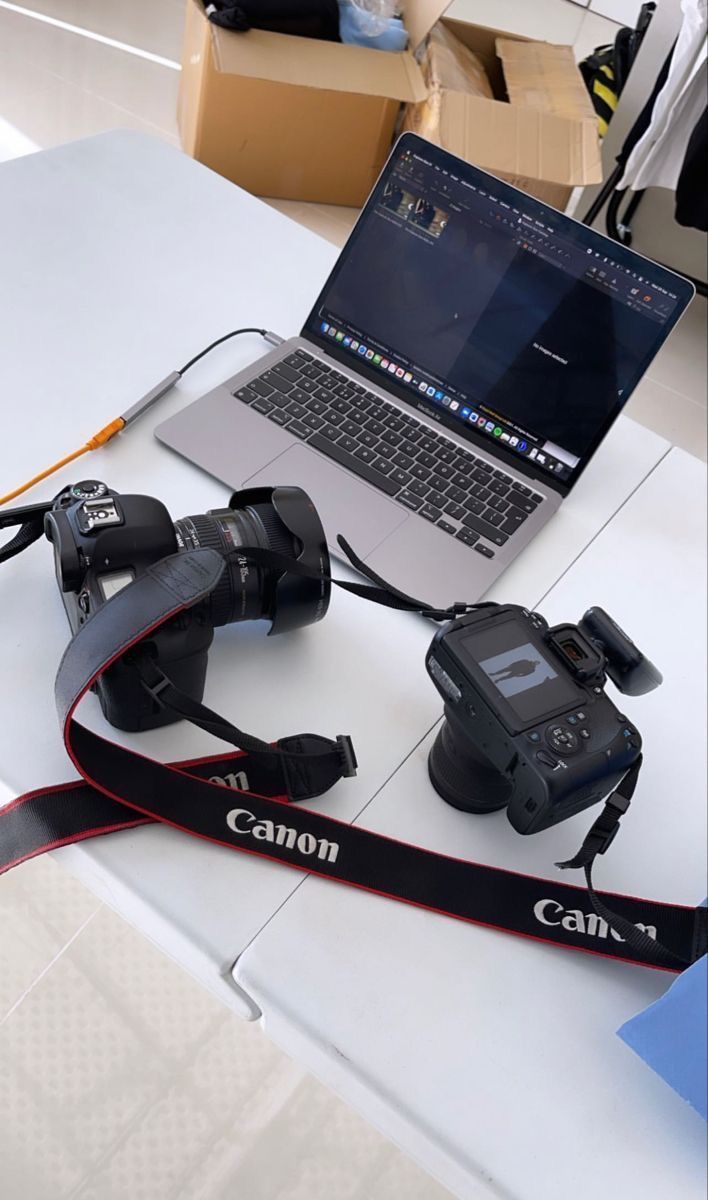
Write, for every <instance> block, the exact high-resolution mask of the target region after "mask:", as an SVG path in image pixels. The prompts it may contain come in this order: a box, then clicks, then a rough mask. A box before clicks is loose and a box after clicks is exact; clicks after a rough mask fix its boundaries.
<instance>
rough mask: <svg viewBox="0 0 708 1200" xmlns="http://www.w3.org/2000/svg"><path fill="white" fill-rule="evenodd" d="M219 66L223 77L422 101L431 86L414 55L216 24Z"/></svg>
mask: <svg viewBox="0 0 708 1200" xmlns="http://www.w3.org/2000/svg"><path fill="white" fill-rule="evenodd" d="M210 28H211V36H212V45H213V51H214V62H215V64H216V68H217V70H218V71H220V72H221V73H222V74H225V75H238V76H242V77H244V78H248V79H262V80H268V81H271V82H273V83H284V84H291V85H293V86H296V87H307V88H314V89H317V90H322V91H338V92H347V93H350V94H353V95H359V96H380V97H385V98H386V99H392V100H403V101H411V100H413V101H415V100H423V99H424V98H425V96H426V95H427V88H426V86H425V83H424V82H423V77H422V75H421V72H420V69H419V67H418V64H417V63H416V62H415V60H414V59H413V57H412V56H411V55H410V54H407V53H403V54H389V53H387V52H385V51H383V50H367V49H366V48H365V47H362V46H344V45H342V44H341V43H339V42H323V41H316V40H314V39H312V38H300V37H291V36H289V35H286V34H282V33H267V32H265V31H264V30H262V29H251V30H249V31H248V33H232V32H230V31H228V30H224V29H220V28H218V26H215V25H212V26H210Z"/></svg>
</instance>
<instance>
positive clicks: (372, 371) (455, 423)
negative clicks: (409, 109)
mask: <svg viewBox="0 0 708 1200" xmlns="http://www.w3.org/2000/svg"><path fill="white" fill-rule="evenodd" d="M406 149H410V150H412V151H414V152H416V153H418V154H421V155H422V156H423V157H424V158H425V160H426V161H428V162H431V163H432V165H433V166H436V165H438V166H441V167H444V168H445V169H446V170H453V171H454V172H455V173H456V174H459V175H460V176H461V177H462V178H465V179H466V180H468V181H469V182H470V183H474V184H476V185H477V186H481V187H487V188H491V189H492V190H493V193H494V195H496V196H499V198H501V199H502V200H504V201H506V202H507V203H509V204H511V205H516V206H518V204H519V202H523V205H524V208H525V210H526V211H529V210H530V211H531V212H532V214H533V215H534V216H535V217H536V218H537V219H538V220H541V221H544V222H545V221H547V220H551V221H554V222H556V223H557V222H558V220H559V218H560V220H561V221H562V222H564V223H568V224H569V225H571V226H574V227H575V228H576V229H577V230H582V232H583V241H582V243H581V244H584V245H586V246H587V247H589V248H591V249H593V250H597V251H598V252H600V253H603V254H607V255H608V256H609V255H611V256H612V258H613V260H614V261H615V262H616V263H618V264H619V265H620V266H627V267H628V268H629V269H630V270H633V271H636V270H642V271H643V273H644V275H646V276H647V277H648V278H650V279H651V280H652V281H653V282H656V283H658V284H659V285H660V286H662V287H667V288H670V289H671V290H672V291H673V292H675V293H676V295H677V297H678V300H677V304H676V312H675V315H673V316H672V317H671V318H670V319H669V320H668V321H667V322H666V325H665V327H664V332H663V335H662V336H661V338H660V339H659V341H658V342H657V345H656V348H655V349H654V350H653V352H652V354H651V355H647V356H645V359H644V360H642V364H641V365H640V367H639V368H638V370H637V374H636V376H635V378H634V379H633V380H632V383H631V386H629V387H628V388H627V394H626V396H625V397H623V400H622V403H621V404H620V405H619V406H618V407H617V408H616V409H615V410H613V412H612V413H610V415H609V416H608V417H607V418H606V419H605V420H604V421H603V422H601V424H600V425H599V426H598V431H597V434H596V437H595V438H594V439H593V441H592V443H591V445H590V447H589V448H588V450H587V451H586V452H585V454H584V455H583V457H582V458H581V459H580V461H579V463H578V465H577V466H576V467H575V468H574V471H573V475H572V477H571V478H570V479H569V480H565V481H561V480H558V479H556V478H554V477H553V476H551V475H549V474H548V472H547V471H544V470H543V469H541V468H539V467H535V466H534V463H533V460H532V459H529V458H526V457H523V456H522V455H520V454H515V453H514V452H513V451H511V450H507V449H506V448H505V446H504V443H500V442H498V441H494V442H492V441H491V440H490V438H488V437H485V436H484V435H483V434H479V433H477V432H476V431H475V429H474V427H473V426H470V425H465V424H464V423H463V422H462V421H459V420H457V419H456V418H455V417H453V416H450V415H449V414H448V413H447V411H446V410H445V409H442V408H440V407H439V406H437V405H434V404H433V403H432V402H430V401H428V400H424V399H423V398H422V397H418V396H416V395H415V394H412V393H411V392H410V390H409V389H407V388H406V387H405V386H404V387H401V386H400V385H399V384H398V383H397V381H396V380H395V379H391V378H389V377H387V376H386V375H384V374H383V372H382V371H379V370H377V369H376V368H375V367H372V366H370V365H369V364H368V363H367V362H366V360H363V361H362V360H361V359H359V358H354V356H353V355H352V354H350V353H348V352H347V350H346V349H342V348H341V347H340V346H338V345H337V343H336V342H333V341H332V339H331V338H328V337H327V336H326V334H323V333H321V332H320V331H319V329H317V328H315V326H316V325H319V323H320V317H319V315H318V310H319V308H320V306H321V304H322V303H323V300H324V298H325V296H326V295H327V292H328V291H329V289H330V288H331V287H332V284H333V283H334V281H335V279H336V278H337V275H338V274H339V272H340V270H341V269H342V267H343V265H344V262H345V261H346V258H347V256H348V255H349V253H350V252H351V250H352V247H353V246H354V245H355V244H356V241H357V238H358V236H359V234H360V232H361V227H362V225H363V223H364V222H365V221H366V220H367V218H368V217H369V215H370V213H371V211H372V209H373V208H374V207H375V205H376V203H377V200H378V194H379V191H380V190H381V189H382V187H383V185H384V183H385V181H386V179H387V178H388V176H389V174H390V172H391V170H392V168H393V165H394V163H395V161H396V158H397V156H398V155H399V154H400V153H401V152H402V151H403V150H406ZM694 294H695V288H694V286H693V284H691V283H690V282H689V281H688V280H687V279H685V278H684V277H683V276H681V275H678V274H677V273H676V272H674V271H670V270H669V269H668V268H667V267H663V266H660V265H659V264H658V263H655V262H653V261H652V260H651V259H648V258H646V257H645V256H644V255H642V254H638V253H637V252H636V251H635V250H630V249H629V248H628V247H626V246H623V245H621V243H619V242H615V241H613V240H612V239H611V238H609V237H607V236H605V235H604V234H602V233H599V232H598V231H597V230H595V229H592V228H590V227H589V226H587V225H583V224H582V223H581V222H580V221H577V220H575V218H574V217H569V216H567V215H566V214H565V213H562V212H559V210H558V209H555V208H552V207H551V206H550V205H548V204H544V203H543V201H541V200H537V199H535V198H534V197H532V196H528V195H527V194H526V193H525V192H521V191H519V190H518V189H517V188H515V187H513V186H512V185H511V184H509V183H506V182H505V181H504V180H501V179H497V178H496V176H494V175H491V174H490V173H489V172H487V171H483V170H481V168H479V167H475V166H472V165H471V164H470V163H467V162H465V161H464V160H463V159H460V158H457V157H456V156H455V155H454V154H451V153H449V151H447V150H443V149H441V148H440V147H438V146H434V145H432V143H430V142H427V141H425V139H424V138H421V137H419V136H418V135H417V134H414V133H403V134H401V136H400V137H399V138H398V140H397V141H396V142H395V144H394V146H393V147H392V149H391V153H390V154H389V157H388V158H387V160H386V163H385V164H384V167H383V169H382V171H381V174H380V175H379V177H378V179H377V180H376V183H375V184H374V186H373V188H372V190H371V192H370V193H369V196H368V198H367V200H366V203H365V204H364V206H363V208H362V210H361V212H360V214H359V216H358V218H357V221H356V224H355V225H354V227H353V229H352V231H351V233H350V235H349V237H348V238H347V241H346V242H345V244H344V246H343V247H342V249H341V252H340V254H339V257H338V258H337V261H336V263H335V264H334V266H333V268H332V270H331V271H330V273H329V275H328V277H327V279H326V281H325V283H324V285H323V287H322V288H321V289H320V292H319V294H318V296H317V299H316V300H315V303H314V305H313V306H312V309H311V311H310V313H309V314H308V317H307V320H306V321H305V323H304V325H303V327H302V330H301V333H300V336H301V337H303V338H305V339H307V340H308V341H310V342H313V343H314V344H315V345H316V346H318V347H321V348H322V350H323V351H325V352H326V354H327V355H328V357H330V358H332V359H335V360H336V361H337V362H340V363H341V364H342V365H343V366H346V367H347V368H349V370H351V371H353V372H354V373H355V374H357V375H359V376H361V377H362V379H366V380H367V381H370V382H371V383H373V384H375V385H376V386H377V387H379V388H381V389H382V390H383V391H385V392H387V393H389V395H392V396H395V397H396V399H397V400H400V401H402V402H403V403H404V404H405V405H406V406H407V407H408V408H409V409H410V410H411V411H414V412H415V411H417V412H421V413H423V414H424V415H425V416H427V417H428V418H430V419H432V420H434V421H436V422H437V423H438V424H439V425H441V426H444V427H445V428H447V429H448V430H450V432H452V433H456V434H457V435H458V436H459V437H460V438H461V439H462V440H463V441H464V442H466V443H469V444H470V445H471V446H475V447H477V448H478V449H480V450H482V451H486V452H487V453H488V454H490V455H491V456H493V457H494V458H498V459H500V460H502V461H504V462H505V463H507V464H508V465H509V466H511V467H513V468H514V469H515V470H517V471H520V472H522V473H523V474H524V475H527V476H529V478H532V479H534V480H536V481H538V482H539V483H542V484H544V485H545V486H547V487H551V488H553V489H554V490H555V491H557V492H559V493H560V494H561V495H563V496H565V495H567V494H568V493H569V492H570V491H572V489H573V488H574V487H575V484H576V483H577V482H578V479H579V478H580V476H581V475H582V473H583V471H584V470H585V468H586V466H587V465H588V463H589V462H590V460H591V459H592V457H593V455H594V454H595V452H596V450H597V448H598V446H599V445H600V443H601V442H602V441H603V439H604V438H605V436H606V435H607V433H608V432H609V430H610V429H611V427H612V425H613V424H614V423H615V421H616V420H617V417H618V416H620V415H621V413H622V411H623V409H624V407H625V405H626V403H627V401H628V400H629V399H630V397H631V395H632V394H633V392H634V390H635V388H636V387H637V385H638V384H639V383H640V382H641V380H642V378H643V376H644V374H645V372H646V370H647V368H648V367H649V365H650V363H651V362H653V360H654V358H655V356H656V354H657V353H658V352H659V350H660V348H661V346H663V345H664V343H665V341H666V338H667V337H668V335H669V333H671V331H672V330H673V329H674V328H675V326H676V324H677V322H678V321H679V319H680V318H681V316H682V315H683V313H684V312H685V310H686V308H687V307H688V304H689V303H690V301H691V299H692V298H693V296H694ZM370 332H371V333H372V335H373V331H370ZM391 351H392V352H393V353H395V347H391ZM421 365H422V364H421Z"/></svg>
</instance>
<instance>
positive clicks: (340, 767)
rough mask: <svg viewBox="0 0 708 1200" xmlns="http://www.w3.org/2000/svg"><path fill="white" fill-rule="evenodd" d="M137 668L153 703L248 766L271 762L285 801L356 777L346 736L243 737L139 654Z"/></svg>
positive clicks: (312, 794)
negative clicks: (243, 756) (237, 753)
mask: <svg viewBox="0 0 708 1200" xmlns="http://www.w3.org/2000/svg"><path fill="white" fill-rule="evenodd" d="M136 666H137V669H138V673H139V675H140V679H141V682H142V686H143V688H144V689H145V691H146V692H148V693H149V694H150V695H151V696H152V697H153V699H154V700H155V701H156V702H157V703H158V704H160V705H162V706H163V707H165V708H169V709H171V711H172V712H174V713H175V714H176V715H177V717H178V718H180V719H182V720H183V721H190V722H191V724H192V725H197V726H198V727H199V728H200V729H203V730H204V731H205V733H210V734H212V735H213V736H214V737H218V738H221V739H222V741H225V742H231V743H232V744H233V745H234V746H236V747H237V748H238V749H240V750H242V751H245V752H246V753H247V754H248V755H249V756H250V759H251V762H254V761H258V760H264V761H265V762H270V763H272V766H273V769H279V770H280V771H281V772H282V782H283V787H284V794H285V796H286V797H287V798H288V799H289V800H311V799H313V798H314V797H315V796H320V795H322V793H323V792H326V791H329V789H330V788H331V787H332V786H333V785H334V784H335V783H336V782H337V780H339V779H349V778H351V777H353V776H354V775H356V768H357V761H356V755H355V753H354V746H353V744H352V740H351V738H350V737H349V736H348V735H346V734H340V735H339V736H338V737H337V738H336V739H335V740H334V741H332V740H331V739H330V738H324V737H320V736H319V735H318V734H299V735H297V736H296V737H294V738H281V740H280V741H279V742H277V743H276V744H275V746H273V745H272V744H271V743H270V742H264V741H261V739H260V738H257V737H254V736H253V735H252V734H250V733H245V732H244V730H243V729H239V728H238V727H237V726H236V725H232V724H231V722H230V721H226V720H225V719H224V718H223V717H220V716H219V714H218V713H215V712H212V710H211V709H210V708H207V707H206V705H205V704H201V703H199V702H198V701H196V700H194V699H192V697H191V696H188V695H187V693H186V692H183V691H181V690H180V689H179V688H177V687H175V685H174V684H173V683H172V680H171V679H168V677H167V675H165V673H164V671H162V670H161V669H160V667H159V666H158V665H157V663H156V662H155V661H154V659H152V658H151V657H150V656H149V655H147V654H143V655H140V656H139V657H138V658H137V659H136Z"/></svg>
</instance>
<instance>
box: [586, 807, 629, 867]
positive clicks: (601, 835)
mask: <svg viewBox="0 0 708 1200" xmlns="http://www.w3.org/2000/svg"><path fill="white" fill-rule="evenodd" d="M629 804H630V802H629V799H628V798H627V797H626V796H620V795H618V794H617V792H613V793H612V795H611V796H609V797H608V798H607V800H606V801H605V807H604V810H603V811H602V812H601V813H600V816H599V817H598V818H597V821H596V822H595V825H594V827H593V828H592V829H591V830H590V833H589V835H588V845H587V847H586V848H587V849H588V850H591V851H592V853H593V855H595V854H604V853H605V852H606V851H607V850H609V848H610V846H611V845H612V843H613V842H614V840H615V838H616V837H617V834H618V833H619V828H620V819H621V818H622V817H623V816H624V814H625V813H626V811H627V809H628V808H629Z"/></svg>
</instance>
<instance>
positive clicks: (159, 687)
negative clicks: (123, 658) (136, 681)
mask: <svg viewBox="0 0 708 1200" xmlns="http://www.w3.org/2000/svg"><path fill="white" fill-rule="evenodd" d="M128 661H129V660H128ZM134 662H135V666H136V667H137V670H138V675H139V676H140V686H141V687H142V689H143V691H145V692H147V693H148V695H149V696H152V698H153V700H154V701H155V702H156V703H157V704H159V705H160V707H161V708H164V707H165V705H164V704H163V702H162V700H161V699H160V696H161V695H162V693H163V692H164V690H165V688H168V687H172V686H173V685H172V680H171V679H168V678H167V676H166V675H165V673H164V671H161V670H160V668H159V667H158V665H157V663H156V662H155V661H154V659H152V658H150V657H149V656H147V655H141V656H140V657H139V658H137V657H136V659H135V660H134Z"/></svg>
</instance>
